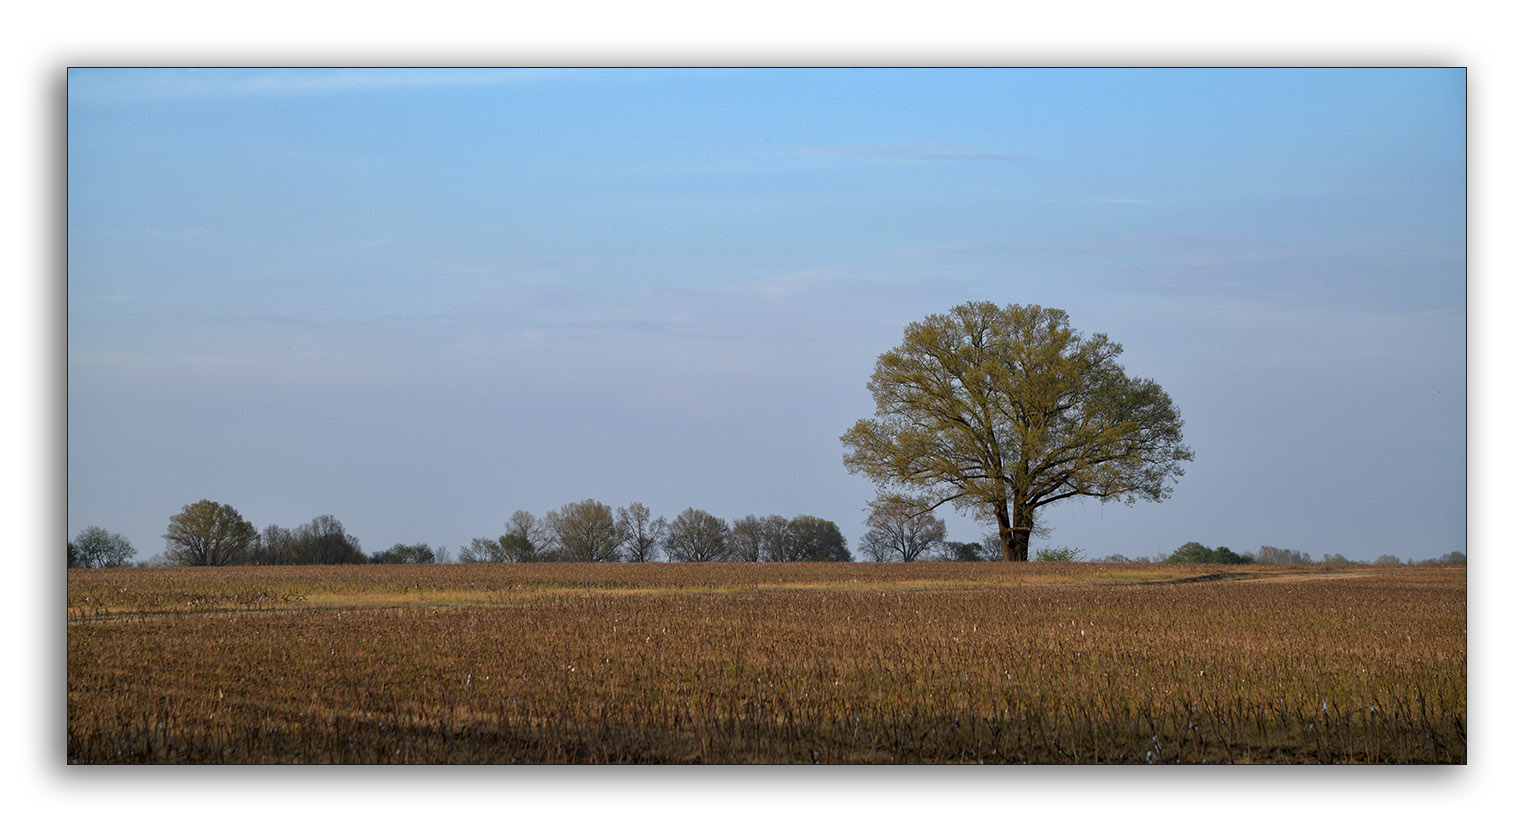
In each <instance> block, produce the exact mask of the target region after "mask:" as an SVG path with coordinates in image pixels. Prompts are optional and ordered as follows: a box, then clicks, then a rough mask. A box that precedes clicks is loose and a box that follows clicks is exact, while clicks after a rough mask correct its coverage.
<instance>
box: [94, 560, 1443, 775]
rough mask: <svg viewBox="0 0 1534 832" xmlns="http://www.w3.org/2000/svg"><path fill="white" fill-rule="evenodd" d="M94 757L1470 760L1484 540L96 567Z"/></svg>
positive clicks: (117, 759)
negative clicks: (1089, 552)
mask: <svg viewBox="0 0 1534 832" xmlns="http://www.w3.org/2000/svg"><path fill="white" fill-rule="evenodd" d="M68 620H69V625H68V645H69V647H68V649H69V668H68V699H69V701H68V739H67V754H68V760H69V761H70V762H72V763H141V762H157V763H158V762H175V763H182V762H185V763H217V762H224V763H278V762H282V763H287V762H301V763H322V762H323V763H439V762H463V763H470V762H473V763H512V762H516V763H812V762H820V763H949V762H953V763H959V762H969V763H976V762H978V763H1020V762H1030V763H1093V762H1097V763H1147V762H1155V763H1198V762H1206V761H1207V762H1216V763H1225V762H1304V763H1315V762H1321V763H1332V762H1353V763H1463V762H1465V758H1466V750H1465V749H1466V737H1465V710H1466V668H1465V661H1466V580H1465V570H1464V569H1463V568H1447V567H1395V568H1384V569H1376V568H1343V569H1330V568H1321V567H1261V566H1211V565H1187V566H1172V565H1152V566H1143V565H1107V564H1034V563H1030V564H986V563H981V564H960V563H930V564H927V563H923V564H794V565H788V564H635V565H627V564H591V565H577V564H500V565H433V566H329V567H251V568H223V569H136V570H133V569H119V570H71V571H70V573H69V579H68Z"/></svg>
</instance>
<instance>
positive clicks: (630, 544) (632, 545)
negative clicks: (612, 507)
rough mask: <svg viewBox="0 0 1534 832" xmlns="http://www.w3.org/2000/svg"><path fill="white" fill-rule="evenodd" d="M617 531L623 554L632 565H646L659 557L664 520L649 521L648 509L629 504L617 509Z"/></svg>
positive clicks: (664, 526) (640, 505) (662, 518)
mask: <svg viewBox="0 0 1534 832" xmlns="http://www.w3.org/2000/svg"><path fill="white" fill-rule="evenodd" d="M618 530H619V531H621V532H622V533H623V554H624V556H625V557H626V558H627V559H628V560H630V561H633V562H634V563H646V562H649V561H652V560H657V559H658V558H659V557H660V538H661V537H662V536H663V535H665V533H666V518H664V517H657V518H655V519H654V520H651V519H650V509H648V508H646V507H645V505H644V504H643V503H629V504H628V507H627V508H620V509H618Z"/></svg>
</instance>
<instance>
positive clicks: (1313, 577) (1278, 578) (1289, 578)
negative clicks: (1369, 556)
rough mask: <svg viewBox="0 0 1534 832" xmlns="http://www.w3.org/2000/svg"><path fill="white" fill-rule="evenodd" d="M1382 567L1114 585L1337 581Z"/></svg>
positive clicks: (1237, 574)
mask: <svg viewBox="0 0 1534 832" xmlns="http://www.w3.org/2000/svg"><path fill="white" fill-rule="evenodd" d="M1383 571H1385V570H1383V569H1347V570H1341V571H1337V572H1301V573H1280V574H1277V575H1275V574H1273V573H1271V572H1243V571H1237V570H1232V571H1228V572H1225V571H1222V572H1211V573H1209V574H1207V575H1193V576H1191V577H1187V578H1170V579H1168V580H1164V581H1131V582H1127V583H1121V584H1116V586H1171V585H1173V584H1202V583H1213V582H1219V581H1253V582H1256V583H1283V584H1287V583H1299V582H1301V581H1337V580H1345V579H1348V578H1363V577H1368V576H1370V575H1378V574H1379V573H1381V572H1383Z"/></svg>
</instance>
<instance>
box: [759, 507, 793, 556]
mask: <svg viewBox="0 0 1534 832" xmlns="http://www.w3.org/2000/svg"><path fill="white" fill-rule="evenodd" d="M788 524H789V520H788V518H787V517H784V516H783V515H781V514H769V515H767V516H766V517H763V518H762V521H761V535H762V540H761V558H762V560H765V561H771V562H773V563H787V562H789V561H791V560H793V557H794V552H793V539H792V537H791V536H790V535H789V533H788Z"/></svg>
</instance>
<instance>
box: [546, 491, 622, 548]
mask: <svg viewBox="0 0 1534 832" xmlns="http://www.w3.org/2000/svg"><path fill="white" fill-rule="evenodd" d="M543 525H544V528H545V529H546V530H547V532H548V535H549V537H550V538H551V539H553V541H554V542H555V544H556V545H557V546H558V547H559V557H560V559H561V560H574V561H609V560H617V559H618V557H619V554H620V551H621V549H622V547H623V530H622V529H620V528H619V527H618V521H617V519H616V518H614V517H613V510H612V509H611V508H608V507H607V506H606V505H603V504H602V503H599V502H597V501H596V500H582V501H581V502H579V503H567V504H565V505H564V506H561V507H560V509H559V510H558V511H551V512H549V513H548V514H547V515H545V516H544V518H543Z"/></svg>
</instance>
